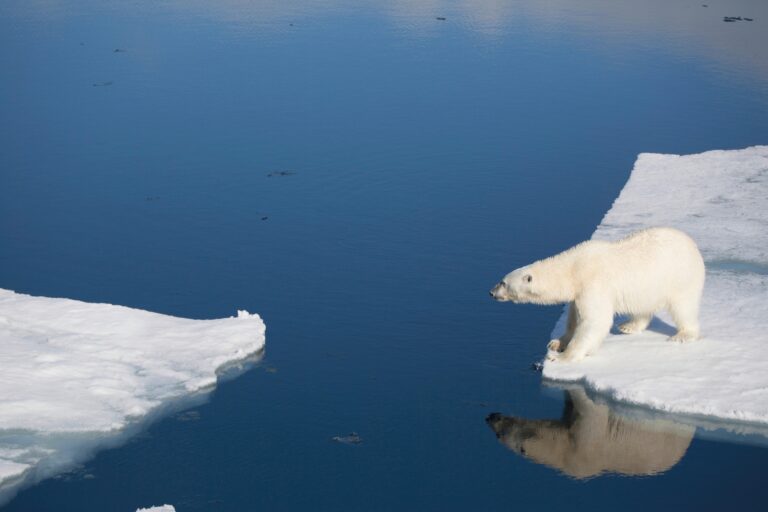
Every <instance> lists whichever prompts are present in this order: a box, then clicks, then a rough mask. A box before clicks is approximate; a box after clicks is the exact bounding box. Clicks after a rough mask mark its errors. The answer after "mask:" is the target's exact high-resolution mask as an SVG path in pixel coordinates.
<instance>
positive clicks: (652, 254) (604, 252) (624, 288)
mask: <svg viewBox="0 0 768 512" xmlns="http://www.w3.org/2000/svg"><path fill="white" fill-rule="evenodd" d="M577 248H578V250H577V255H576V256H577V263H576V265H575V271H576V273H577V274H578V276H577V279H578V280H579V281H582V282H583V283H585V284H586V283H591V284H592V285H597V286H599V287H601V288H602V289H603V290H606V291H609V292H611V295H612V296H613V298H614V307H615V310H616V312H618V313H640V312H653V311H657V310H659V309H662V308H665V307H667V304H668V302H669V301H670V300H671V299H674V298H675V297H682V296H688V295H691V296H700V295H701V290H702V288H703V286H704V261H703V259H702V257H701V253H700V252H699V249H698V247H697V246H696V243H695V242H694V241H693V240H692V239H691V238H690V237H689V236H688V235H686V234H685V233H683V232H682V231H679V230H677V229H674V228H649V229H644V230H642V231H638V232H635V233H633V234H631V235H629V236H628V237H626V238H623V239H621V240H618V241H616V242H605V241H598V240H595V241H589V242H585V243H584V244H582V245H581V246H577Z"/></svg>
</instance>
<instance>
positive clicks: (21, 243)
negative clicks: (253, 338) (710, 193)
mask: <svg viewBox="0 0 768 512" xmlns="http://www.w3.org/2000/svg"><path fill="white" fill-rule="evenodd" d="M761 4H762V3H761V2H758V1H753V2H749V1H744V2H728V3H726V2H710V3H709V4H708V7H703V6H702V4H701V3H700V2H699V3H696V2H683V1H679V0H676V1H673V2H662V1H660V0H659V1H654V2H637V1H634V2H633V1H625V2H607V1H600V0H593V1H588V2H581V3H579V4H578V5H573V2H566V1H564V0H563V1H554V2H546V3H543V2H536V1H534V0H528V1H522V0H521V1H517V2H512V1H511V2H494V1H491V0H487V1H476V2H442V3H441V2H420V1H413V2H392V3H386V4H385V3H379V2H373V1H358V2H354V1H351V0H350V1H338V2H323V3H318V2H310V1H307V0H291V1H281V2H268V1H264V2H242V1H237V0H223V1H220V2H205V1H202V0H190V1H181V0H166V1H163V2H150V1H147V0H135V1H132V2H117V1H95V0H94V1H85V0H83V1H77V0H71V1H61V2H50V1H44V0H32V1H24V2H22V1H16V0H11V1H6V2H3V3H2V4H0V69H2V73H0V287H3V288H7V289H12V290H15V291H18V292H23V293H30V294H35V295H45V296H62V297H69V298H75V299H80V300H86V301H94V302H109V303H113V304H121V305H127V306H132V307H137V308H142V309H148V310H152V311H157V312H162V313H167V314H172V315H177V316H183V317H190V318H215V317H222V316H229V315H232V314H233V313H234V311H235V309H237V308H240V309H247V310H249V311H254V312H258V313H259V314H260V315H261V316H262V317H263V318H264V319H265V322H266V324H267V348H266V353H265V357H264V360H263V362H262V363H261V365H260V366H259V367H257V368H255V369H253V370H251V371H249V372H247V373H245V374H243V375H241V376H240V377H238V378H236V379H234V380H231V381H228V382H225V383H222V384H221V385H220V386H219V387H218V388H217V390H216V391H215V393H214V394H213V396H212V397H211V398H210V400H209V401H208V402H207V403H205V404H202V405H199V406H196V407H194V408H193V409H191V410H190V411H186V412H185V413H181V414H177V415H173V416H169V417H166V418H164V419H160V420H158V421H157V422H155V423H153V424H151V425H149V426H148V428H147V429H146V430H145V431H144V432H143V433H141V434H139V435H137V436H135V437H133V438H132V439H131V440H130V441H129V442H128V443H127V444H125V445H123V446H121V447H117V448H113V449H109V450H104V451H101V452H99V453H97V454H95V455H94V456H93V458H92V459H90V460H89V461H88V462H86V463H85V465H84V466H83V467H80V468H75V469H74V470H73V471H72V472H71V473H68V474H65V475H60V476H59V477H58V478H51V479H47V480H44V481H42V482H41V483H39V484H37V485H35V486H32V487H29V488H27V489H25V490H23V491H22V492H21V493H19V495H18V496H17V497H16V498H15V499H13V500H12V501H10V502H9V503H7V504H6V505H5V507H2V510H4V511H5V510H8V511H48V510H56V511H69V510H72V511H96V510H99V511H100V510H128V511H133V510H135V509H136V508H137V507H140V506H149V505H152V504H162V503H172V504H174V505H175V506H176V508H177V510H179V511H187V510H189V511H197V510H200V511H203V510H215V511H242V510H256V509H262V510H300V509H313V510H414V509H427V510H476V509H485V510H502V509H509V508H520V509H523V510H527V509H532V508H534V507H536V508H538V509H543V510H550V509H554V508H555V507H567V508H568V509H569V510H582V509H585V510H586V509H589V510H609V509H610V510H615V509H616V508H621V509H623V510H648V509H651V508H660V507H661V508H671V507H673V506H674V507H677V508H678V509H683V510H689V509H690V510H715V509H726V508H728V509H730V508H739V509H741V510H762V509H764V507H765V497H764V492H763V487H764V486H763V483H762V480H763V479H762V478H761V476H762V472H763V469H764V467H765V463H766V460H768V450H767V449H766V448H765V446H766V444H765V443H764V442H763V441H761V440H760V439H761V438H760V437H759V436H741V437H739V436H724V437H725V439H721V438H719V437H717V436H711V435H707V434H706V432H701V433H700V434H697V435H696V436H695V437H694V438H693V439H692V440H690V439H686V437H685V436H686V434H685V432H683V433H682V434H681V433H679V432H677V433H675V436H677V437H675V439H678V441H677V444H676V446H682V447H683V448H684V449H683V452H684V453H683V454H682V455H681V456H680V457H677V456H670V458H669V459H664V461H657V465H660V466H664V467H663V470H661V471H659V473H660V474H657V475H655V476H643V477H638V476H636V475H635V476H627V475H623V476H622V475H621V473H622V471H621V470H620V469H616V468H617V467H619V468H622V467H623V468H625V469H626V468H627V467H629V468H630V469H629V470H626V471H625V472H629V473H632V472H633V471H634V472H638V471H639V472H640V473H642V472H643V471H642V469H643V468H644V467H645V468H649V467H656V466H654V465H653V464H650V465H646V466H643V463H641V462H637V463H635V462H634V461H635V459H637V457H634V458H633V457H630V459H631V460H629V461H628V462H626V464H623V465H613V466H610V467H612V468H613V469H612V470H611V472H610V473H609V474H603V475H597V474H594V475H591V477H589V478H583V477H582V478H576V477H574V475H572V474H571V475H570V476H569V474H568V473H569V470H568V468H571V470H572V469H573V467H574V466H573V464H574V462H573V460H570V461H569V464H571V465H567V464H565V463H564V462H563V460H564V459H563V457H565V458H568V457H570V458H571V459H573V458H578V457H579V456H580V455H577V454H576V455H575V454H573V453H569V454H568V456H565V455H562V454H561V455H558V456H557V457H560V458H557V457H554V456H553V458H551V460H550V459H547V460H548V463H547V464H539V463H536V462H534V461H533V459H534V458H536V456H535V455H534V454H531V453H526V454H522V453H520V454H517V453H514V449H509V448H515V446H514V443H512V444H511V445H510V446H506V445H503V444H501V443H499V441H498V440H497V437H496V435H495V433H494V431H493V430H492V429H491V428H489V425H488V424H487V423H486V417H487V416H488V415H489V414H490V413H493V412H499V413H501V414H502V415H504V416H507V417H511V416H517V417H521V418H527V419H539V420H541V419H550V420H558V421H559V420H560V418H561V417H563V422H561V424H558V425H559V426H563V425H564V428H565V432H566V437H567V436H568V435H573V431H569V430H568V426H569V425H572V424H573V423H574V422H575V421H576V418H578V417H579V414H581V415H585V414H587V413H585V412H584V411H586V410H590V411H591V410H592V409H590V407H591V405H589V404H587V406H586V407H587V409H584V408H583V407H585V406H583V405H582V406H579V405H578V404H577V403H576V402H574V401H573V400H570V399H569V400H566V397H567V396H571V398H573V393H576V394H579V392H580V391H579V390H575V391H574V390H570V391H563V390H557V389H552V388H548V387H543V386H542V382H541V376H540V374H539V373H537V372H536V371H534V370H533V369H532V368H531V365H532V363H534V362H535V361H537V360H538V359H540V358H541V356H542V355H543V352H544V347H545V344H546V342H547V341H548V339H549V333H550V330H551V328H552V326H553V325H554V323H555V321H556V320H557V318H558V316H559V314H560V309H559V308H542V307H534V306H511V305H507V304H498V303H495V302H493V301H492V300H491V299H490V298H489V297H488V290H489V288H490V287H491V286H492V285H493V284H494V283H495V282H496V281H497V280H498V279H499V278H500V277H501V276H502V275H503V274H504V273H506V272H507V271H509V270H511V269H512V268H515V267H517V266H519V265H522V264H524V263H527V262H529V261H532V260H534V259H538V258H541V257H543V256H547V255H549V254H552V253H554V252H557V251H559V250H562V249H563V248H565V247H568V246H570V245H572V244H574V243H576V242H578V241H580V240H583V239H585V238H588V237H589V236H590V235H591V233H592V231H593V230H594V228H595V226H596V225H597V224H598V223H599V221H600V219H601V217H602V215H603V214H604V213H605V212H606V211H607V209H608V208H609V207H610V205H611V203H612V201H613V199H614V198H615V197H616V196H617V194H618V192H619V191H620V190H621V188H622V186H623V185H624V183H625V181H626V179H627V177H628V175H629V172H630V170H631V168H632V164H633V162H634V160H635V158H636V156H637V154H638V153H641V152H664V153H693V152H699V151H705V150H709V149H726V148H740V147H745V146H750V145H754V144H765V143H766V141H768V59H767V58H766V57H765V55H761V53H764V52H758V51H756V48H764V47H766V46H767V44H766V43H768V30H766V29H765V26H766V25H765V24H766V23H768V10H766V7H765V6H763V5H761ZM648 12H651V13H652V14H648ZM726 15H728V16H730V15H734V16H737V15H739V16H741V15H743V16H752V17H753V18H754V21H753V22H746V21H742V22H737V23H724V22H723V21H722V17H723V16H726ZM438 18H445V19H438ZM659 186H660V187H663V186H664V184H663V183H660V184H659ZM569 393H570V395H569ZM592 399H594V400H595V401H596V402H597V403H598V404H599V399H598V398H597V397H592V398H590V399H589V400H592ZM579 407H582V408H579ZM596 407H598V408H599V407H607V406H606V405H598V406H596ZM617 414H618V413H617ZM627 421H630V423H631V421H633V420H627ZM634 421H635V423H631V425H630V427H629V428H628V429H629V430H631V431H633V432H634V431H637V430H640V431H642V430H643V427H642V424H641V423H642V421H643V420H634ZM552 424H553V422H547V423H545V425H548V426H550V427H552V426H553V425H552ZM539 425H541V424H539ZM558 425H555V426H558ZM526 428H527V429H528V431H527V433H526V434H525V435H526V436H529V437H530V436H531V435H532V434H531V432H530V430H531V427H530V424H527V423H526ZM351 432H355V433H357V434H358V435H359V437H360V441H361V442H360V443H358V444H354V443H353V444H344V443H338V442H334V441H333V440H332V438H333V437H335V436H347V435H348V434H350V433H351ZM553 432H554V430H553ZM569 432H570V433H569ZM609 434H610V433H609ZM555 435H556V434H552V436H555ZM557 435H560V434H557ZM633 435H634V436H635V440H636V441H637V442H639V443H640V444H643V443H646V444H649V448H648V452H649V453H651V452H653V450H654V449H653V448H652V447H650V444H653V442H654V439H656V440H657V441H658V440H659V439H660V438H659V437H658V436H657V437H654V436H653V435H651V436H645V435H644V434H643V435H636V434H630V437H632V436H633ZM662 437H663V436H662ZM664 439H667V438H666V437H664ZM740 440H741V441H743V442H738V441H740ZM687 443H689V444H687ZM673 444H674V443H673ZM555 459H556V460H555ZM542 461H543V459H542V458H541V457H539V462H542ZM578 462H579V461H576V464H577V465H578ZM652 462H653V461H652ZM670 463H671V465H670ZM667 466H668V467H667ZM610 467H609V468H608V469H610ZM632 468H634V469H632ZM598 469H599V467H598ZM595 471H596V470H595ZM587 472H588V471H587ZM571 473H573V471H571ZM582 476H583V475H582Z"/></svg>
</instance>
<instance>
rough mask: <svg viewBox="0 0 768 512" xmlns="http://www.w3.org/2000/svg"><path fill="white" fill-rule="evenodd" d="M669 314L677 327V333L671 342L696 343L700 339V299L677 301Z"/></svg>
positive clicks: (673, 302)
mask: <svg viewBox="0 0 768 512" xmlns="http://www.w3.org/2000/svg"><path fill="white" fill-rule="evenodd" d="M669 312H670V313H671V314H672V319H673V320H674V322H675V326H676V327H677V333H676V334H675V335H674V336H672V337H670V338H669V339H670V341H680V342H683V341H694V340H697V339H698V338H699V299H698V297H696V298H693V299H691V298H686V299H685V300H680V299H678V300H675V301H672V302H671V303H670V305H669Z"/></svg>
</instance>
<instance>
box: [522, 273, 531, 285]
mask: <svg viewBox="0 0 768 512" xmlns="http://www.w3.org/2000/svg"><path fill="white" fill-rule="evenodd" d="M523 281H525V282H526V283H530V282H531V281H533V276H532V275H531V274H525V276H523Z"/></svg>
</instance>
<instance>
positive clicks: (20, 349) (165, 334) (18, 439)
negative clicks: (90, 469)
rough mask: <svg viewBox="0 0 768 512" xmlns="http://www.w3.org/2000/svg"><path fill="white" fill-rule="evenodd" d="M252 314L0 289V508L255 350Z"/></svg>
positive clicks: (259, 340)
mask: <svg viewBox="0 0 768 512" xmlns="http://www.w3.org/2000/svg"><path fill="white" fill-rule="evenodd" d="M264 333H265V327H264V323H263V322H262V320H261V318H260V317H259V316H258V315H255V314H250V313H248V312H246V311H238V315H237V317H232V318H224V319H217V320H189V319H184V318H176V317H172V316H167V315H161V314H157V313H150V312H148V311H141V310H137V309H131V308H127V307H122V306H113V305H109V304H89V303H85V302H79V301H75V300H68V299H52V298H44V297H31V296H29V295H22V294H17V293H14V292H12V291H8V290H2V289H0V340H2V342H1V343H0V368H2V372H0V503H1V502H2V501H3V500H4V499H7V498H8V497H9V496H10V495H11V494H12V491H13V489H15V488H16V487H17V486H18V485H19V483H20V482H21V481H22V480H24V479H25V478H26V476H28V475H29V476H31V477H32V479H35V480H38V479H40V478H43V477H45V476H48V475H50V474H52V473H55V472H57V471H59V470H61V469H62V468H66V467H67V466H68V465H71V464H72V463H73V462H76V461H78V460H80V459H81V458H82V457H83V455H84V454H86V453H88V452H90V451H93V450H94V449H95V448H97V447H100V446H103V445H109V444H115V443H116V442H119V440H120V439H122V438H123V435H124V434H125V432H126V427H135V426H136V425H138V424H139V423H140V422H141V421H142V420H146V418H147V416H148V415H150V413H156V412H157V411H159V410H161V409H163V408H164V406H166V405H168V404H170V403H179V402H180V401H181V400H182V399H185V397H187V399H188V397H190V396H192V395H195V394H198V393H200V392H203V391H205V390H207V389H211V388H212V386H213V385H214V384H215V383H216V380H217V373H220V372H221V371H222V370H223V369H224V368H226V367H228V366H229V365H232V364H233V363H236V362H238V361H244V360H246V359H248V358H249V357H252V356H253V355H254V354H257V353H259V352H260V351H261V349H262V348H263V346H264Z"/></svg>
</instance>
